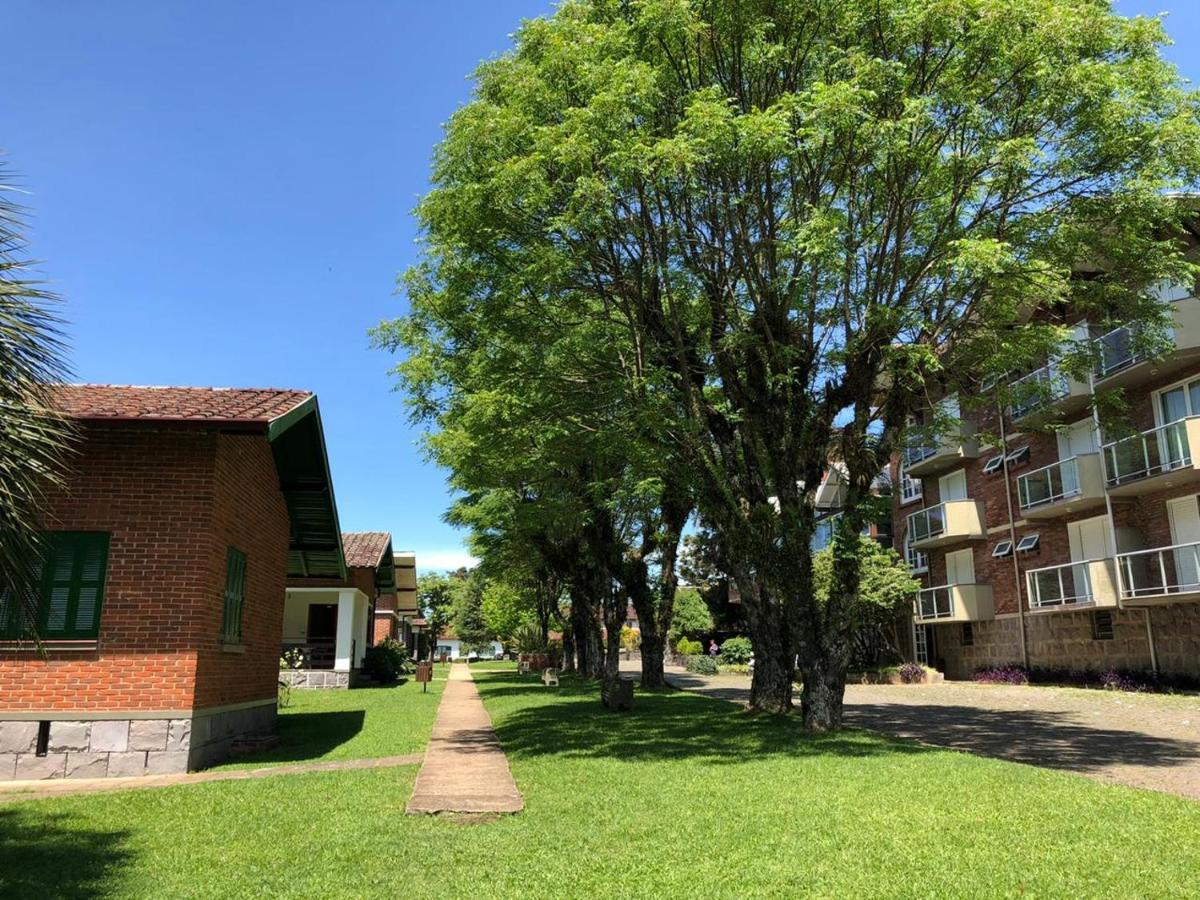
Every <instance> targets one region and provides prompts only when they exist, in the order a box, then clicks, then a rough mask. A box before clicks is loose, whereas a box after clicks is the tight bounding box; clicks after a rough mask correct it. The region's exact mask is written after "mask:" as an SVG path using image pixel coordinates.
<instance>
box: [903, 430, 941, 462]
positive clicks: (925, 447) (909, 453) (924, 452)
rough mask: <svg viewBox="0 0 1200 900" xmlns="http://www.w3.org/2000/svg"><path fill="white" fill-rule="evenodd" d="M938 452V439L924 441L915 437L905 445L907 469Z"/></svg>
mask: <svg viewBox="0 0 1200 900" xmlns="http://www.w3.org/2000/svg"><path fill="white" fill-rule="evenodd" d="M937 452H938V445H937V442H936V441H923V440H920V439H916V438H914V439H912V440H910V441H909V442H908V443H907V444H905V446H904V454H903V456H904V467H905V468H906V469H907V468H911V467H912V466H915V465H917V464H918V463H922V462H924V461H925V460H927V459H929V457H931V456H933V455H934V454H935V453H937Z"/></svg>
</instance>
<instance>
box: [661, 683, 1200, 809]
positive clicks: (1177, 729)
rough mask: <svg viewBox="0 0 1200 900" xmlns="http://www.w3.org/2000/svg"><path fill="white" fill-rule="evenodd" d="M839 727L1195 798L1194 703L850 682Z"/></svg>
mask: <svg viewBox="0 0 1200 900" xmlns="http://www.w3.org/2000/svg"><path fill="white" fill-rule="evenodd" d="M669 677H670V680H671V682H672V683H673V684H674V685H675V686H676V687H680V688H684V689H686V690H693V691H697V692H698V693H702V694H705V695H707V696H711V697H716V698H718V699H722V700H730V701H733V702H736V703H743V704H744V703H746V702H747V701H748V699H749V696H750V679H749V678H748V677H744V676H716V677H702V676H697V675H691V674H688V673H686V672H684V671H683V670H681V669H673V670H672V671H671V672H670V676H669ZM846 722H847V724H849V725H852V726H854V727H857V728H868V729H871V730H873V731H880V732H883V733H885V734H890V735H894V736H896V737H902V738H908V739H912V740H917V741H921V742H923V743H927V744H934V745H936V746H940V747H952V748H955V749H958V750H965V751H968V752H970V753H978V754H980V755H982V756H994V757H998V758H1001V759H1008V760H1013V761H1015V762H1022V763H1029V764H1031V765H1036V766H1046V767H1049V768H1054V769H1063V770H1066V771H1069V772H1077V773H1079V774H1081V775H1088V776H1090V777H1092V778H1098V779H1101V780H1103V781H1109V782H1114V783H1119V784H1126V785H1131V786H1133V787H1140V788H1147V789H1149V790H1155V791H1163V792H1166V793H1172V794H1179V795H1181V796H1184V797H1190V798H1192V799H1195V800H1200V697H1197V696H1192V695H1158V694H1126V693H1117V692H1110V691H1099V690H1095V691H1092V690H1082V689H1078V688H1054V687H1040V686H1038V687H1032V686H1031V687H1012V686H1007V685H983V684H974V683H971V682H953V681H951V682H945V683H943V684H930V685H913V686H904V685H849V686H848V687H847V688H846Z"/></svg>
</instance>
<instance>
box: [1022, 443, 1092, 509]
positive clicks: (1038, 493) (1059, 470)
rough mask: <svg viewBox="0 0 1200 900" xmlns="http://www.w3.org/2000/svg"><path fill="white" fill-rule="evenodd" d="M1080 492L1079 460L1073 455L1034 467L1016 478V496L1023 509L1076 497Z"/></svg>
mask: <svg viewBox="0 0 1200 900" xmlns="http://www.w3.org/2000/svg"><path fill="white" fill-rule="evenodd" d="M1080 492H1081V489H1080V486H1079V461H1078V460H1077V459H1076V458H1075V457H1074V456H1072V457H1071V458H1069V459H1063V460H1059V461H1058V462H1054V463H1050V465H1048V466H1043V467H1042V468H1040V469H1035V470H1034V471H1032V472H1029V473H1027V474H1025V475H1022V476H1021V477H1020V478H1018V479H1017V496H1018V498H1019V500H1020V503H1021V509H1023V510H1024V509H1034V508H1035V507H1038V506H1045V505H1046V504H1047V503H1057V502H1058V501H1060V500H1066V499H1068V498H1070V497H1077V496H1079V494H1080Z"/></svg>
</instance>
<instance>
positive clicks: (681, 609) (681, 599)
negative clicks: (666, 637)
mask: <svg viewBox="0 0 1200 900" xmlns="http://www.w3.org/2000/svg"><path fill="white" fill-rule="evenodd" d="M712 628H713V620H712V614H711V613H710V612H709V610H708V604H706V603H705V602H704V599H703V598H702V597H701V596H700V592H699V591H698V590H696V588H694V587H681V588H680V589H679V590H677V591H676V592H675V614H674V618H673V619H672V621H671V632H670V636H671V638H672V640H676V641H678V639H679V638H680V637H682V636H684V635H690V636H691V637H696V636H698V635H701V634H707V633H708V632H710V631H712Z"/></svg>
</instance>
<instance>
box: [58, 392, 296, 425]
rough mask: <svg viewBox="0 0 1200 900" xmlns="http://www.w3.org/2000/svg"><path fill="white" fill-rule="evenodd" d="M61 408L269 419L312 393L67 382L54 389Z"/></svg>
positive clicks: (103, 414)
mask: <svg viewBox="0 0 1200 900" xmlns="http://www.w3.org/2000/svg"><path fill="white" fill-rule="evenodd" d="M55 395H56V397H57V399H58V402H59V406H60V408H61V409H62V410H63V411H64V412H65V413H66V414H67V415H69V416H71V417H72V418H76V419H89V420H95V419H99V420H104V419H121V420H124V419H155V420H162V421H210V422H246V423H261V424H263V425H266V424H267V423H269V422H271V421H273V420H274V419H278V418H279V417H280V416H282V415H284V414H285V413H288V412H290V411H292V410H293V409H295V408H296V407H297V406H299V405H300V404H301V403H303V402H304V401H305V400H307V399H308V398H309V397H311V396H312V394H311V393H310V392H308V391H292V390H282V389H278V388H210V387H140V386H136V385H124V384H68V385H63V386H61V387H58V388H56V389H55Z"/></svg>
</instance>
